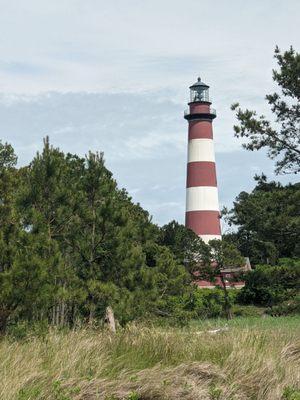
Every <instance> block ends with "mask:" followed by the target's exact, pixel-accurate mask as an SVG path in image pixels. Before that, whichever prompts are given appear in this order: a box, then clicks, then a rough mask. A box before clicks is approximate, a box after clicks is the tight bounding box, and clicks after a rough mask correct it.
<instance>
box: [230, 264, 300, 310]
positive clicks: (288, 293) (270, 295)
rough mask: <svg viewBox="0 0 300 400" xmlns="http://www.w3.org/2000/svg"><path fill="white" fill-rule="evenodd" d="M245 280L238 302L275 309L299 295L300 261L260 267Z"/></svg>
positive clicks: (246, 276) (246, 275)
mask: <svg viewBox="0 0 300 400" xmlns="http://www.w3.org/2000/svg"><path fill="white" fill-rule="evenodd" d="M244 279H245V287H243V288H242V289H241V291H240V292H239V295H238V298H237V300H238V302H240V303H242V304H254V305H259V306H265V307H273V306H274V305H277V304H279V303H282V302H285V301H287V300H290V299H293V298H294V297H295V296H296V295H297V294H298V293H299V287H300V260H299V259H295V260H294V259H282V260H280V262H279V264H278V265H277V266H271V265H259V266H257V267H256V268H255V269H254V270H253V271H250V272H248V273H247V274H245V277H244Z"/></svg>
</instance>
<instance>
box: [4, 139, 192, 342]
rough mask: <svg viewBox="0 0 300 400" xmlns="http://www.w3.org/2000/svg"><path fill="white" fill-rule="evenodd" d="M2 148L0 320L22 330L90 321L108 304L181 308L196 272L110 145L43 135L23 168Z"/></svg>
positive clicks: (137, 312)
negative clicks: (116, 165) (125, 183)
mask: <svg viewBox="0 0 300 400" xmlns="http://www.w3.org/2000/svg"><path fill="white" fill-rule="evenodd" d="M1 146H2V145H1ZM1 149H2V150H3V151H1V152H0V167H1V168H0V200H1V202H0V329H2V330H5V329H6V326H7V324H9V326H10V328H9V329H10V330H11V331H14V333H12V335H15V336H16V337H20V338H21V337H22V336H23V335H26V330H27V328H26V327H25V326H23V325H22V324H23V323H24V324H26V323H27V322H29V323H31V324H35V323H36V322H43V321H47V322H49V323H51V324H52V325H57V326H72V325H75V324H77V323H78V321H81V320H83V321H88V322H89V323H90V324H92V323H94V321H98V320H99V319H102V318H103V316H104V313H105V309H106V307H107V306H108V305H110V306H111V307H112V308H113V309H114V312H115V316H116V318H117V319H118V320H119V323H120V324H126V323H127V322H129V321H131V320H133V319H137V318H147V317H148V316H149V315H151V316H153V315H156V316H162V315H168V314H173V313H175V314H177V315H178V316H179V315H180V316H181V317H183V315H184V313H185V311H184V309H183V308H182V309H181V308H180V307H181V304H182V303H181V302H180V301H178V302H174V301H173V299H174V298H176V297H178V299H180V297H182V296H183V295H184V294H185V293H186V292H188V291H189V290H190V289H189V275H188V273H187V272H186V269H185V268H184V266H183V265H182V264H181V262H180V261H181V260H178V259H176V256H175V255H174V254H173V253H172V252H171V250H170V249H169V248H168V247H167V246H165V245H163V244H162V243H161V240H160V232H159V229H158V227H157V226H155V225H154V224H153V223H152V222H151V219H150V216H149V214H148V213H147V212H146V211H145V210H143V209H142V208H141V207H140V206H139V205H138V204H133V203H132V201H131V198H130V197H129V196H128V194H127V193H126V191H125V190H120V189H119V188H118V187H117V184H116V182H115V180H114V179H113V177H112V174H111V172H110V171H108V170H107V168H106V167H105V164H104V159H103V154H98V153H96V154H93V153H89V154H88V155H87V156H86V157H85V158H80V157H78V156H76V155H72V154H64V153H63V152H62V151H60V150H59V149H57V148H54V147H52V146H51V145H50V143H49V139H48V138H46V139H45V141H44V148H43V151H42V152H41V153H37V155H36V157H35V158H34V159H33V160H32V162H31V163H30V165H29V166H27V167H24V168H22V169H19V170H18V169H16V168H15V162H16V157H15V156H14V153H13V150H12V148H11V146H9V145H7V144H6V145H4V146H2V147H0V150H1ZM22 321H23V322H22Z"/></svg>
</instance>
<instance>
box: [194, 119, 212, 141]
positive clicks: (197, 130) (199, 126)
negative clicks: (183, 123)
mask: <svg viewBox="0 0 300 400" xmlns="http://www.w3.org/2000/svg"><path fill="white" fill-rule="evenodd" d="M191 139H213V130H212V123H211V122H210V121H191V122H190V123H189V140H191Z"/></svg>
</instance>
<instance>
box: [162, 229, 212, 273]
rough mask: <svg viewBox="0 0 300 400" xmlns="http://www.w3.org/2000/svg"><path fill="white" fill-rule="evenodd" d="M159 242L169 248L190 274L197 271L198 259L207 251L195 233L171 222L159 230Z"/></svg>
mask: <svg viewBox="0 0 300 400" xmlns="http://www.w3.org/2000/svg"><path fill="white" fill-rule="evenodd" d="M159 240H160V244H162V245H163V246H167V247H169V249H170V250H171V251H172V252H173V254H174V255H175V257H176V258H177V260H179V262H180V263H182V264H184V265H185V266H186V268H187V270H188V271H189V272H190V273H193V272H194V271H195V270H197V268H198V264H199V262H200V259H201V258H203V257H204V255H205V254H206V253H207V251H208V249H207V246H206V245H205V243H204V242H203V240H202V239H201V238H200V237H199V236H197V235H196V234H195V232H193V231H192V230H190V229H187V228H186V227H185V226H184V225H181V224H179V223H178V222H176V221H171V222H169V223H168V224H166V225H164V226H163V227H162V228H161V229H160V239H159ZM206 257H207V254H206Z"/></svg>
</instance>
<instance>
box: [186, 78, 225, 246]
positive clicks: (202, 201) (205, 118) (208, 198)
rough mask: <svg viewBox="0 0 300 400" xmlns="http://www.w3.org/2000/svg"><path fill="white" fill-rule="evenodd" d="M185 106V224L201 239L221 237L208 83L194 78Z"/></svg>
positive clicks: (211, 111)
mask: <svg viewBox="0 0 300 400" xmlns="http://www.w3.org/2000/svg"><path fill="white" fill-rule="evenodd" d="M190 95H191V97H190V102H189V103H188V105H189V109H188V110H187V111H185V115H184V118H185V119H186V120H187V121H188V123H189V132H188V135H189V138H188V164H187V183H186V216H185V225H186V227H187V228H189V229H192V230H193V231H194V232H195V233H196V234H197V235H198V236H200V237H201V238H202V239H203V240H204V242H206V243H208V241H209V240H211V239H221V227H220V211H219V201H218V187H217V177H216V164H215V151H214V142H213V129H212V121H213V119H214V118H215V117H216V112H215V110H214V109H213V108H211V102H210V99H209V86H208V85H206V84H205V83H204V82H202V81H201V79H200V78H198V80H197V82H196V83H194V84H193V85H192V86H190Z"/></svg>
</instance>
